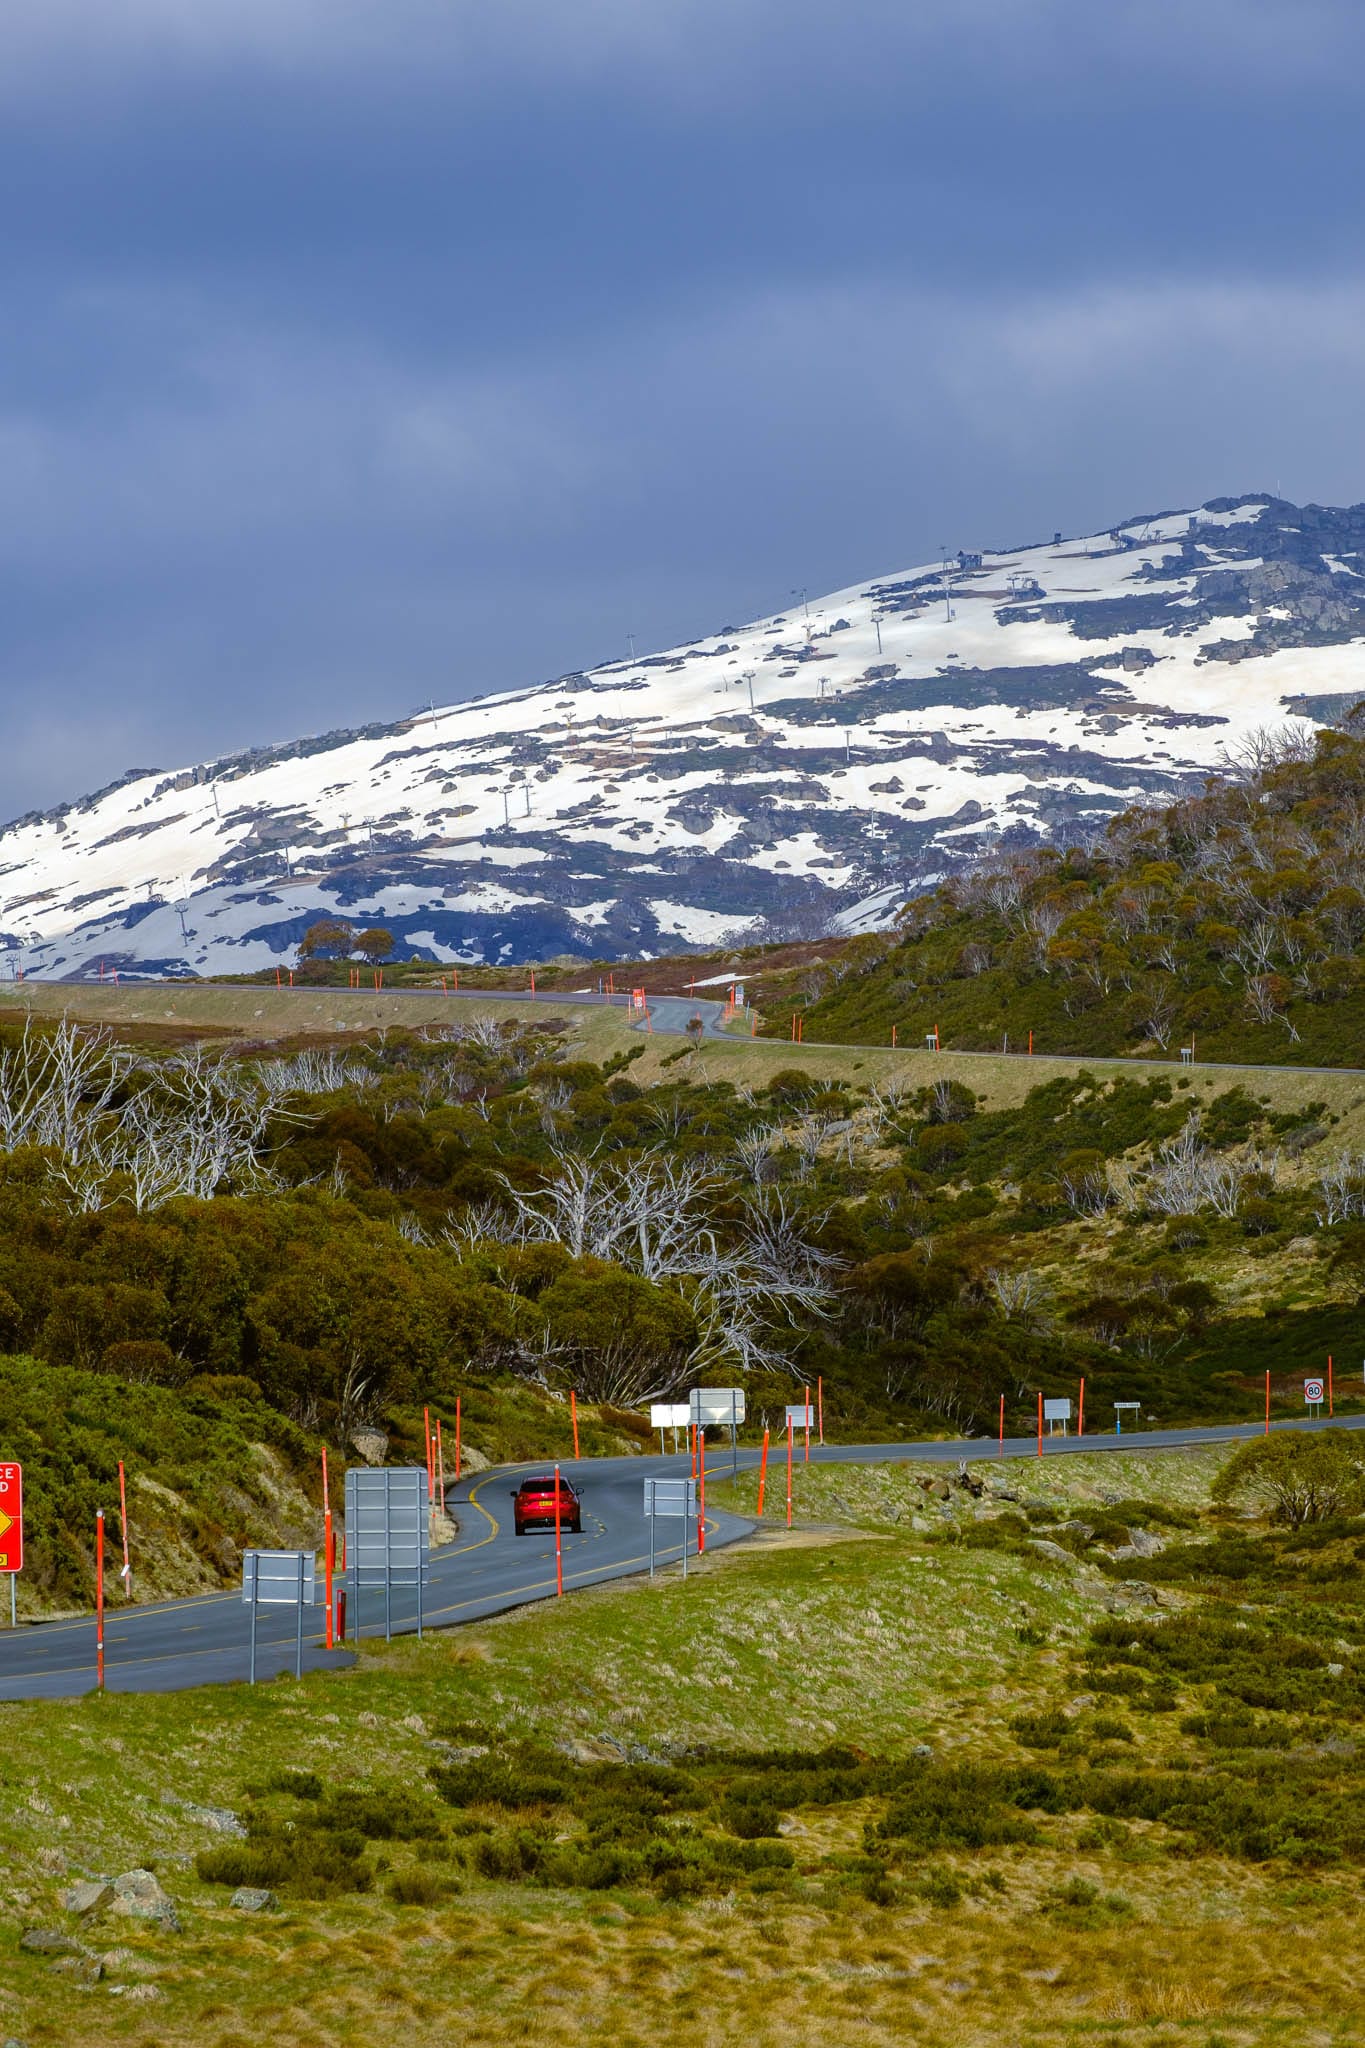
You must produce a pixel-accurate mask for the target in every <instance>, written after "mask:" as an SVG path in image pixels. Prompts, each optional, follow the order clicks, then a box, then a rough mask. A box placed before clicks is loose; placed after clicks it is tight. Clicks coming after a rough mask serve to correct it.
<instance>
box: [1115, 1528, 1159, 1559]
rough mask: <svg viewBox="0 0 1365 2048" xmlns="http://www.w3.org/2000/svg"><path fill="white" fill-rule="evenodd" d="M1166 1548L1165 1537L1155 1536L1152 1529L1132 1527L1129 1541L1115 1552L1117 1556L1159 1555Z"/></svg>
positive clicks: (1129, 1532)
mask: <svg viewBox="0 0 1365 2048" xmlns="http://www.w3.org/2000/svg"><path fill="white" fill-rule="evenodd" d="M1165 1548H1166V1544H1165V1540H1164V1538H1162V1537H1160V1536H1154V1535H1153V1534H1152V1532H1151V1530H1150V1529H1130V1530H1129V1531H1128V1541H1127V1542H1126V1543H1124V1544H1121V1545H1120V1547H1119V1548H1118V1549H1117V1550H1116V1551H1115V1552H1114V1555H1115V1557H1159V1556H1160V1554H1161V1552H1162V1551H1163V1550H1164V1549H1165Z"/></svg>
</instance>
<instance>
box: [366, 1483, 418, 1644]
mask: <svg viewBox="0 0 1365 2048" xmlns="http://www.w3.org/2000/svg"><path fill="white" fill-rule="evenodd" d="M428 1505H429V1503H428V1499H427V1475H426V1470H425V1468H424V1467H423V1466H421V1465H401V1466H387V1465H380V1466H374V1467H371V1466H366V1465H359V1466H357V1465H353V1466H352V1467H351V1468H350V1470H349V1471H348V1472H347V1474H346V1578H347V1583H348V1587H349V1589H350V1591H351V1592H352V1593H353V1594H354V1607H355V1632H356V1636H357V1638H359V1635H360V1625H361V1614H360V1596H361V1594H362V1593H364V1592H366V1591H371V1590H373V1591H381V1590H382V1592H383V1595H384V1635H385V1638H386V1639H388V1638H389V1637H391V1636H392V1634H393V1589H394V1587H395V1586H397V1587H399V1588H400V1589H401V1588H403V1587H406V1586H412V1587H414V1588H415V1589H416V1594H417V1633H418V1635H419V1636H420V1635H421V1633H422V1588H423V1586H424V1585H426V1584H427V1583H428V1581H429V1579H430V1576H431V1518H430V1515H429V1513H428Z"/></svg>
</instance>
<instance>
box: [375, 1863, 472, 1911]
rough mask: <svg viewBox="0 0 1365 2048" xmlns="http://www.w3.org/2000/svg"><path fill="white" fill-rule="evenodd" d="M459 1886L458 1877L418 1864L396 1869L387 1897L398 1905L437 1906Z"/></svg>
mask: <svg viewBox="0 0 1365 2048" xmlns="http://www.w3.org/2000/svg"><path fill="white" fill-rule="evenodd" d="M459 1888H460V1887H459V1881H458V1879H456V1878H453V1877H449V1876H442V1875H440V1874H439V1873H438V1872H436V1871H434V1870H424V1869H422V1868H421V1866H420V1865H417V1866H414V1867H413V1868H410V1869H408V1870H396V1871H395V1872H394V1874H393V1876H392V1877H391V1878H390V1879H389V1884H388V1892H389V1897H390V1898H391V1899H393V1900H394V1901H395V1902H396V1903H397V1904H398V1905H400V1906H439V1905H440V1904H441V1902H442V1901H443V1900H444V1899H446V1898H448V1897H449V1896H450V1894H451V1893H452V1892H456V1891H458V1890H459Z"/></svg>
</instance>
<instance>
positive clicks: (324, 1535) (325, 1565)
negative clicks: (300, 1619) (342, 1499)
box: [321, 1444, 336, 1649]
mask: <svg viewBox="0 0 1365 2048" xmlns="http://www.w3.org/2000/svg"><path fill="white" fill-rule="evenodd" d="M321 1571H323V1591H325V1595H327V1622H325V1630H323V1642H325V1645H327V1649H332V1647H334V1642H336V1632H334V1618H332V1495H329V1491H327V1446H325V1444H323V1448H321Z"/></svg>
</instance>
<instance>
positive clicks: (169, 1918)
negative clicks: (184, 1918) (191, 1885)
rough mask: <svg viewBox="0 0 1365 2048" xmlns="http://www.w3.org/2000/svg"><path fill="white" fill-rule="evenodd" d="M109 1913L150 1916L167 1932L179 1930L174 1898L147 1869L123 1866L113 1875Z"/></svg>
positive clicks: (132, 1917)
mask: <svg viewBox="0 0 1365 2048" xmlns="http://www.w3.org/2000/svg"><path fill="white" fill-rule="evenodd" d="M109 1910H110V1911H111V1912H113V1913H126V1914H128V1915H129V1917H130V1918H131V1919H134V1920H151V1921H153V1922H154V1923H155V1924H156V1925H157V1926H158V1927H164V1928H165V1929H166V1930H167V1932H168V1933H170V1934H179V1932H180V1915H179V1914H178V1913H177V1912H176V1910H175V1900H174V1899H173V1898H171V1897H170V1895H169V1893H167V1892H164V1891H163V1890H162V1889H161V1885H160V1883H159V1881H158V1880H157V1878H156V1877H155V1876H154V1875H153V1873H152V1872H151V1871H150V1870H125V1871H124V1873H123V1875H122V1877H116V1878H115V1879H114V1902H113V1904H112V1906H111V1907H110V1909H109Z"/></svg>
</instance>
